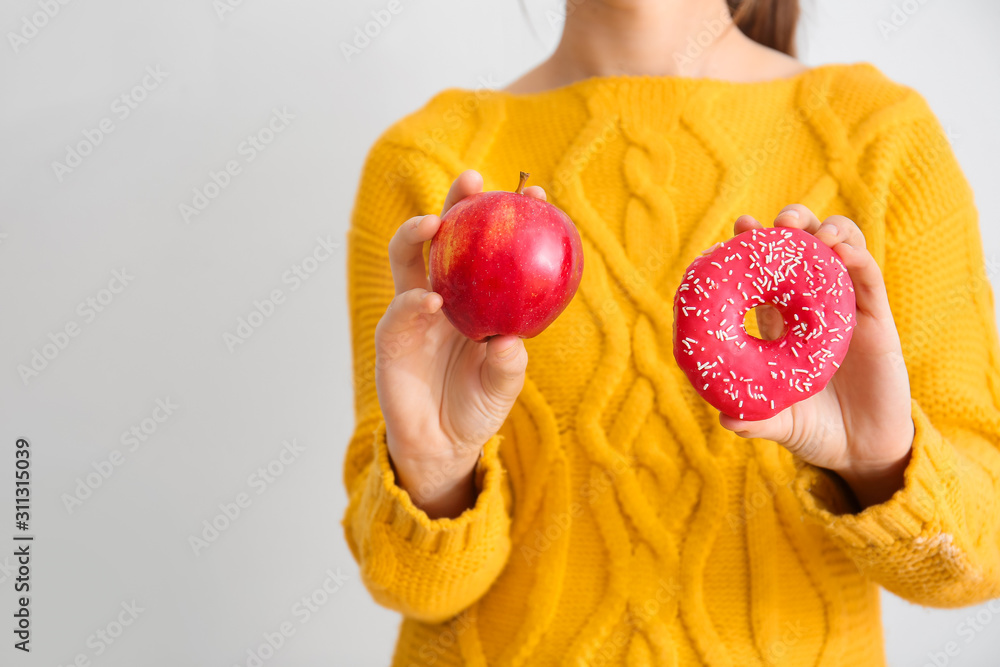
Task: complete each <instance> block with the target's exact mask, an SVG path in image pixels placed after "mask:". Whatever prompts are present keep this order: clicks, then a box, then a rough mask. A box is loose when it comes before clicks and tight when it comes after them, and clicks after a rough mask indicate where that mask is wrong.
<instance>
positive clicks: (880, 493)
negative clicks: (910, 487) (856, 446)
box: [834, 422, 914, 509]
mask: <svg viewBox="0 0 1000 667" xmlns="http://www.w3.org/2000/svg"><path fill="white" fill-rule="evenodd" d="M913 435H914V429H913V423H912V422H910V431H909V436H908V438H905V443H906V444H905V446H903V445H901V446H898V447H896V448H895V449H897V451H901V452H902V453H901V454H899V455H898V456H895V457H893V458H891V459H888V460H882V461H879V462H877V463H874V462H866V463H855V464H853V465H851V466H848V467H845V468H842V469H835V470H834V472H835V473H837V474H838V475H839V476H840V477H841V479H843V480H844V481H845V482H846V483H847V485H848V486H850V487H851V490H852V491H853V492H854V496H855V498H857V500H858V503H859V504H860V506H861V509H865V508H867V507H870V506H872V505H878V504H880V503H884V502H885V501H887V500H889V499H890V498H892V496H893V495H895V493H896V492H897V491H899V490H900V489H902V488H903V486H904V485H905V473H906V468H907V467H908V466H909V464H910V457H911V456H912V453H913Z"/></svg>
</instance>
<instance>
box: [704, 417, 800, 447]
mask: <svg viewBox="0 0 1000 667" xmlns="http://www.w3.org/2000/svg"><path fill="white" fill-rule="evenodd" d="M787 412H788V410H782V411H781V412H779V413H778V414H776V415H774V416H773V417H770V418H769V419H761V420H760V421H749V420H744V419H737V418H735V417H730V416H729V415H726V414H722V413H719V424H721V425H722V427H723V428H726V429H729V430H730V431H732V432H734V433H735V434H736V435H738V436H740V437H742V438H747V439H750V438H762V439H764V440H774V441H775V442H777V443H778V444H782V443H783V442H784V441H785V440H786V439H787V437H788V424H787V423H786V418H787V414H786V413H787Z"/></svg>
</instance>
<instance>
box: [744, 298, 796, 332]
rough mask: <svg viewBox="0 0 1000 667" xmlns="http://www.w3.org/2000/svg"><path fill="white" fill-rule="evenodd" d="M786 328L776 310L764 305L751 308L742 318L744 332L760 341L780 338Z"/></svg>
mask: <svg viewBox="0 0 1000 667" xmlns="http://www.w3.org/2000/svg"><path fill="white" fill-rule="evenodd" d="M761 327H763V328H761ZM779 327H780V329H779ZM787 328H788V327H786V326H785V319H784V318H783V317H782V316H781V313H780V312H778V309H777V308H775V307H774V306H771V305H769V304H766V303H765V304H761V305H759V306H755V307H753V308H751V309H750V310H748V311H747V312H746V315H744V316H743V329H744V331H746V332H747V333H748V334H750V335H751V336H753V337H754V338H758V339H760V340H775V339H776V338H781V337H782V336H784V335H785V331H786V330H787ZM758 334H759V335H758Z"/></svg>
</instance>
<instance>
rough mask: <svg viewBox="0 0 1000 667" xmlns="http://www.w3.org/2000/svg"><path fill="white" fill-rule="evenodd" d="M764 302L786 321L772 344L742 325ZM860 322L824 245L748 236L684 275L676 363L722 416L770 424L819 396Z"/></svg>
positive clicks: (803, 237)
mask: <svg viewBox="0 0 1000 667" xmlns="http://www.w3.org/2000/svg"><path fill="white" fill-rule="evenodd" d="M761 304H770V305H772V306H774V307H775V308H776V309H777V310H778V312H780V313H781V316H782V318H783V319H784V322H785V332H784V334H783V335H782V336H781V337H780V338H778V339H776V340H772V341H768V340H762V339H760V338H756V337H754V336H751V335H750V334H749V333H747V332H746V329H745V328H744V327H743V318H744V316H745V315H746V313H747V312H748V311H749V310H750V309H752V308H754V307H756V306H759V305H761ZM855 321H856V320H855V301H854V285H853V283H852V282H851V278H850V276H849V275H848V274H847V269H846V268H845V267H844V264H843V263H842V262H841V261H840V258H839V257H837V255H836V254H835V253H834V252H833V251H832V250H831V249H830V248H829V247H828V246H827V245H826V244H825V243H823V242H822V241H820V240H819V239H817V238H816V237H815V236H813V235H812V234H810V233H808V232H804V231H802V230H799V229H790V228H774V227H769V228H765V229H752V230H750V231H747V232H744V233H742V234H739V235H737V236H734V237H733V238H731V239H730V240H728V241H726V242H725V243H723V244H721V245H720V246H718V247H717V248H715V250H713V251H712V252H710V253H708V254H706V255H702V256H701V257H699V258H697V259H696V260H694V261H693V262H692V263H691V265H690V266H689V267H688V270H687V272H686V273H685V274H684V279H683V280H682V281H681V284H680V287H678V288H677V294H676V295H675V296H674V357H675V358H676V359H677V364H678V365H679V366H680V367H681V370H683V371H684V373H685V374H686V375H687V377H688V379H689V380H690V381H691V384H692V385H694V388H695V390H697V392H698V393H699V394H700V395H701V396H702V398H704V399H705V400H706V401H708V402H709V403H710V404H711V405H713V406H714V407H716V408H717V409H718V410H719V411H720V412H722V413H723V414H726V415H729V416H731V417H735V418H738V419H746V420H752V421H755V420H760V419H767V418H768V417H772V416H774V415H776V414H777V413H779V412H781V411H782V410H784V409H785V408H787V407H788V406H790V405H792V404H793V403H797V402H798V401H801V400H803V399H805V398H808V397H809V396H812V395H813V394H815V393H817V392H819V391H822V389H823V387H825V386H826V383H827V382H829V380H830V378H831V377H832V376H833V374H834V373H835V372H836V371H837V369H838V368H839V367H840V363H841V362H842V361H843V360H844V356H845V355H846V354H847V347H848V345H849V344H850V342H851V334H852V332H853V331H854V325H855Z"/></svg>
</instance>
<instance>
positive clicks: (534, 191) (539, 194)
mask: <svg viewBox="0 0 1000 667" xmlns="http://www.w3.org/2000/svg"><path fill="white" fill-rule="evenodd" d="M521 192H523V193H524V194H526V195H528V196H529V197H534V198H535V199H541V200H542V201H546V199H547V197H546V196H545V190H544V189H543V188H542V186H540V185H529V186H528V187H526V188H525V189H524V190H521Z"/></svg>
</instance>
